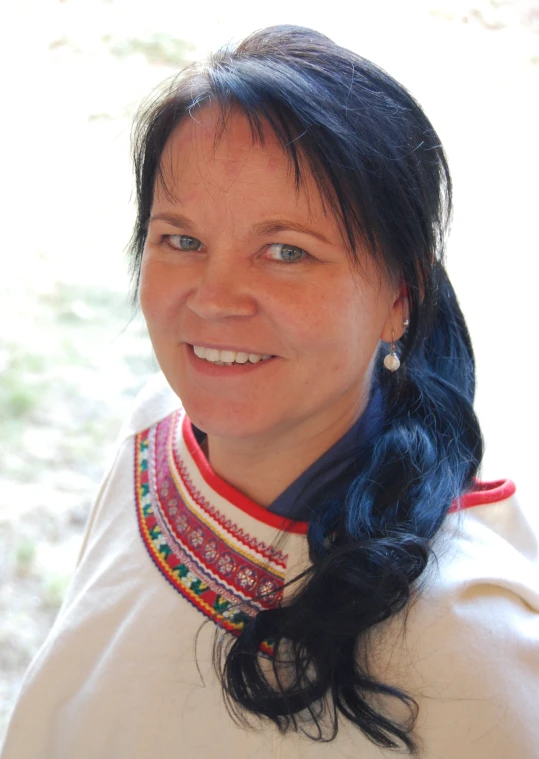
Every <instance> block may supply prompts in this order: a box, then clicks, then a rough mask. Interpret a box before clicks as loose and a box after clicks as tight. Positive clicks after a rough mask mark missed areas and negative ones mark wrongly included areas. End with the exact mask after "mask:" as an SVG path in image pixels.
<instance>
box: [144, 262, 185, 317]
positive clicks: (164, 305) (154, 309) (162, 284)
mask: <svg viewBox="0 0 539 759" xmlns="http://www.w3.org/2000/svg"><path fill="white" fill-rule="evenodd" d="M181 299H182V296H181V292H180V289H179V288H178V287H177V286H176V285H175V283H174V281H173V280H172V279H171V278H170V277H166V276H160V275H158V274H156V273H155V272H151V271H150V270H149V269H147V270H146V271H144V270H143V271H142V272H141V279H140V291H139V300H140V306H141V309H142V313H143V314H144V318H145V319H146V322H147V324H148V327H149V328H150V330H151V329H152V328H153V329H166V328H167V327H168V326H171V325H172V324H173V321H174V318H175V316H176V315H177V313H178V309H179V306H180V303H181Z"/></svg>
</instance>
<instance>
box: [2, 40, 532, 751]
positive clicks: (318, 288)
mask: <svg viewBox="0 0 539 759" xmlns="http://www.w3.org/2000/svg"><path fill="white" fill-rule="evenodd" d="M135 168H136V178H137V198H138V217H137V223H136V228H135V231H134V235H133V239H132V253H133V271H134V274H135V281H136V289H137V293H138V296H139V298H140V304H141V307H142V310H143V312H144V316H145V318H146V321H147V324H148V328H149V332H150V336H151V339H152V343H153V346H154V349H155V352H156V355H157V358H158V360H159V363H160V366H161V369H162V371H163V375H164V378H166V381H165V379H163V378H158V379H157V381H156V382H155V383H153V384H151V385H150V386H149V387H148V388H147V389H146V390H145V391H144V392H143V393H142V395H141V396H140V397H139V399H138V402H137V404H136V408H135V411H134V414H133V417H132V418H131V420H130V422H129V423H128V425H127V427H126V429H125V430H124V432H123V433H122V438H121V444H120V447H119V450H118V454H117V457H116V461H115V462H114V465H113V467H112V470H111V472H110V474H109V476H108V478H107V480H106V481H105V483H104V485H103V487H102V489H101V492H100V495H99V498H98V501H97V504H96V506H95V508H94V511H93V513H92V516H91V519H90V522H89V525H88V528H87V533H86V537H85V541H84V545H83V549H82V552H81V557H80V561H79V565H78V568H77V572H76V574H75V577H74V579H73V582H72V585H71V588H70V590H69V592H68V594H67V598H66V600H65V603H64V605H63V607H62V610H61V612H60V614H59V617H58V620H57V622H56V624H55V626H54V629H53V631H52V632H51V635H50V636H49V639H48V641H47V642H46V643H45V646H44V647H43V649H42V651H41V652H40V654H39V655H38V657H37V658H36V660H35V662H34V663H33V665H32V667H31V669H30V672H29V674H28V676H27V679H26V682H25V685H24V687H23V690H22V694H21V696H20V699H19V703H18V705H17V707H16V709H15V711H14V714H13V717H12V721H11V725H10V729H9V731H8V737H7V740H6V743H5V747H4V752H3V754H2V757H3V759H15V757H16V758H17V759H24V758H26V757H32V759H35V758H36V757H54V758H56V757H58V758H59V757H77V759H81V758H82V759H85V758H86V757H88V758H89V757H105V756H115V757H128V756H129V757H130V759H132V758H133V757H135V758H137V759H143V758H146V757H154V756H168V755H172V754H173V753H177V754H178V755H179V756H182V757H197V758H199V757H201V758H204V757H214V756H216V755H218V754H220V755H224V756H239V757H250V756H257V757H260V758H262V757H275V756H279V757H298V756H300V757H303V756H305V757H326V756H328V757H329V756H339V757H357V756H361V757H373V758H374V757H382V756H389V755H393V754H394V750H395V749H397V750H398V751H400V752H402V753H411V754H417V755H420V756H425V757H431V758H432V759H434V757H436V758H437V759H438V758H439V757H457V756H458V757H459V759H471V758H472V757H473V759H478V758H481V757H485V758H486V757H489V759H493V758H499V759H501V758H502V757H507V756H518V757H532V756H535V755H536V746H537V745H539V726H538V725H539V722H538V720H537V706H536V703H537V702H538V696H539V687H538V676H537V658H538V641H539V616H538V609H539V582H538V579H537V574H536V569H537V567H536V563H537V549H536V542H535V538H534V537H533V535H532V533H531V532H530V531H529V528H528V526H527V524H526V521H525V519H524V517H523V515H522V513H521V512H520V510H519V508H518V506H517V504H516V502H515V500H514V498H513V497H512V496H513V493H514V486H513V485H512V483H510V482H504V481H500V482H497V483H491V484H485V483H479V482H478V481H477V479H476V475H477V472H478V468H479V465H480V462H481V456H482V442H481V434H480V430H479V426H478V422H477V419H476V417H475V415H474V412H473V408H472V402H473V395H474V363H473V355H472V349H471V345H470V341H469V337H468V333H467V330H466V326H465V322H464V319H463V316H462V314H461V312H460V309H459V307H458V304H457V301H456V299H455V295H454V292H453V290H452V287H451V284H450V282H449V280H448V278H447V275H446V273H445V270H444V267H443V243H444V235H445V229H446V223H447V220H448V218H449V215H450V208H451V182H450V177H449V171H448V167H447V163H446V159H445V156H444V153H443V150H442V147H441V145H440V141H439V139H438V137H437V135H436V133H435V131H434V130H433V128H432V126H431V124H430V123H429V122H428V120H427V119H426V117H425V115H424V114H423V112H422V111H421V109H420V108H419V106H418V105H417V103H416V102H415V101H414V100H413V99H412V98H411V96H410V95H409V94H408V93H407V92H406V91H405V90H404V89H403V88H402V87H401V86H400V85H399V84H397V83H396V82H395V81H394V80H393V79H391V78H390V77H389V76H388V75H387V74H385V73H384V72H382V71H381V70H379V69H378V68H376V67H375V66H374V65H373V64H371V63H369V62H368V61H365V60H363V59H361V58H359V57H358V56H356V55H355V54H353V53H351V52H349V51H347V50H343V49H342V48H340V47H338V46H337V45H335V44H334V43H332V42H331V41H330V40H328V39H327V38H326V37H324V36H322V35H320V34H318V33H316V32H313V31H310V30H307V29H302V28H296V27H275V28H270V29H267V30H264V31H262V32H258V33H256V34H254V35H252V36H251V37H249V38H248V39H247V40H245V41H244V42H243V43H242V44H241V45H239V47H237V48H236V49H235V50H224V51H221V52H220V53H219V54H217V55H216V56H214V57H213V58H212V59H211V60H210V61H209V62H208V63H207V64H204V65H201V66H194V67H191V68H189V69H187V70H186V71H185V72H184V73H183V74H182V75H180V76H179V77H178V78H176V79H175V80H174V81H173V82H172V83H170V84H169V86H168V88H167V89H166V90H165V91H164V92H163V93H162V94H161V95H160V96H159V97H158V98H157V100H156V101H155V102H153V103H152V104H150V105H149V106H148V108H147V109H146V111H145V112H144V113H142V115H141V116H140V118H139V121H138V125H137V130H136V132H135ZM180 399H181V405H180ZM133 473H134V477H133ZM534 562H535V566H534ZM534 573H535V574H534ZM204 622H206V623H205V624H204ZM530 712H531V713H530Z"/></svg>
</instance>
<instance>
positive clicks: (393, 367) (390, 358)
mask: <svg viewBox="0 0 539 759" xmlns="http://www.w3.org/2000/svg"><path fill="white" fill-rule="evenodd" d="M400 365H401V362H400V359H399V357H398V356H397V354H396V353H395V332H394V331H393V330H391V345H390V346H389V353H388V354H387V356H386V357H385V358H384V366H385V368H386V369H389V371H390V372H396V371H397V369H398V368H399V366H400Z"/></svg>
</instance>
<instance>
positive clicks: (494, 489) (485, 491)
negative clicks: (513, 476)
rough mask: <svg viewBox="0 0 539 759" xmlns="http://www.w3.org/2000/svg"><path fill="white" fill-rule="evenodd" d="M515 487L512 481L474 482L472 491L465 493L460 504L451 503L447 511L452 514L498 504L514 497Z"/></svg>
mask: <svg viewBox="0 0 539 759" xmlns="http://www.w3.org/2000/svg"><path fill="white" fill-rule="evenodd" d="M516 489H517V488H516V485H515V483H514V482H513V481H512V480H493V481H492V482H482V481H481V480H476V481H475V486H474V489H473V490H471V491H470V492H469V493H465V494H464V495H463V496H462V498H461V499H460V502H456V503H453V504H452V506H451V508H450V509H449V513H450V514H452V513H454V512H455V511H462V509H470V508H471V507H472V506H484V505H486V504H488V503H498V501H504V500H505V499H506V498H509V497H510V496H512V495H514V494H515V492H516Z"/></svg>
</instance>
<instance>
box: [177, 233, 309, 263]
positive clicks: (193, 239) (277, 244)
mask: <svg viewBox="0 0 539 759" xmlns="http://www.w3.org/2000/svg"><path fill="white" fill-rule="evenodd" d="M173 239H177V240H179V243H180V244H179V245H177V246H176V245H173V244H172V242H171V241H172V240H173ZM164 240H165V242H166V243H167V245H169V246H170V247H171V248H172V249H173V250H183V251H187V252H189V251H191V252H193V251H194V252H195V253H196V252H198V251H199V250H200V248H201V247H202V243H201V241H200V240H199V239H198V238H196V237H191V236H190V235H165V237H164ZM182 242H183V243H187V244H188V243H198V245H197V247H194V248H193V247H186V248H182V247H181V244H182ZM265 247H266V248H267V249H269V248H275V247H278V248H281V253H282V252H283V251H284V250H285V249H287V250H294V251H299V252H300V253H302V256H301V258H296V259H294V260H293V261H290V260H288V261H283V260H279V259H272V260H276V261H277V262H278V263H284V264H295V263H299V262H300V261H304V260H305V259H306V258H310V255H309V253H307V251H306V250H304V249H303V248H300V247H298V246H297V245H288V244H287V243H281V242H273V243H269V244H268V245H266V246H265Z"/></svg>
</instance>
